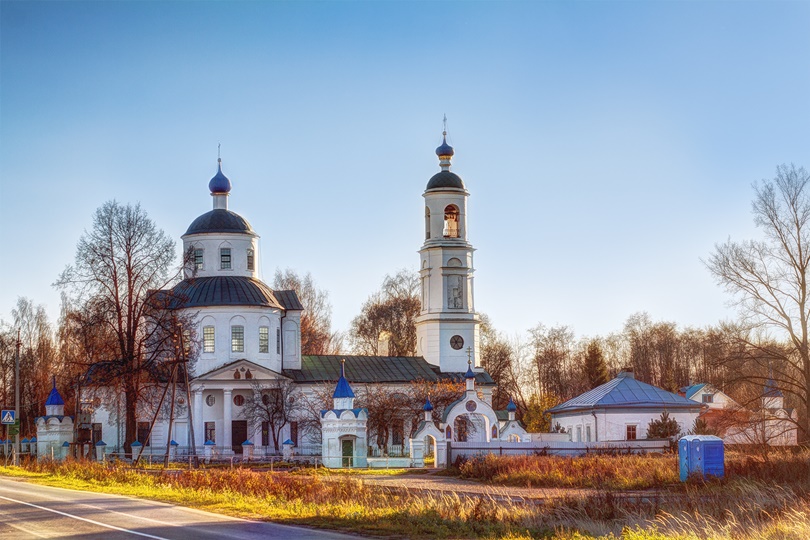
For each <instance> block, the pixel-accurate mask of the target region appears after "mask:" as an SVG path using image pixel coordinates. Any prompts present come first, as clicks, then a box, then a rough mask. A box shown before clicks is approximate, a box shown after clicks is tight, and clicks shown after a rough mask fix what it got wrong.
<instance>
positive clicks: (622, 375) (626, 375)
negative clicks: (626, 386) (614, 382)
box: [617, 368, 636, 379]
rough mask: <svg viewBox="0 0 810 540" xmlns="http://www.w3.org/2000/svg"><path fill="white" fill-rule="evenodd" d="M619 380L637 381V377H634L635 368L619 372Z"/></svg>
mask: <svg viewBox="0 0 810 540" xmlns="http://www.w3.org/2000/svg"><path fill="white" fill-rule="evenodd" d="M617 378H619V379H635V378H636V377H635V375H633V368H624V369H623V370H621V371H620V372H619V374H618V375H617Z"/></svg>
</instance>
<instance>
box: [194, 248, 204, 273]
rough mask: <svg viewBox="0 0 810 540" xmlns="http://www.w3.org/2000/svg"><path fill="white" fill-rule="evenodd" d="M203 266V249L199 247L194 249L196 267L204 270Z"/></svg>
mask: <svg viewBox="0 0 810 540" xmlns="http://www.w3.org/2000/svg"><path fill="white" fill-rule="evenodd" d="M202 268H203V250H202V249H200V248H197V249H195V250H194V269H195V270H202Z"/></svg>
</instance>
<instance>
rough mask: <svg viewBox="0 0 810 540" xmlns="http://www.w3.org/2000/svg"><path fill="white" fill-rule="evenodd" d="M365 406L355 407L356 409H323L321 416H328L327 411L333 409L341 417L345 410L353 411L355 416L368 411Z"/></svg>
mask: <svg viewBox="0 0 810 540" xmlns="http://www.w3.org/2000/svg"><path fill="white" fill-rule="evenodd" d="M367 410H368V409H366V408H365V407H360V408H355V409H321V418H323V417H324V416H326V413H328V412H329V411H332V412H333V413H335V416H337V417H338V418H340V415H341V414H343V411H351V412H352V414H353V415H354V417H355V418H357V417H359V416H360V413H361V412H363V411H367Z"/></svg>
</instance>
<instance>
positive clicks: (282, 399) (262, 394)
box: [243, 378, 306, 452]
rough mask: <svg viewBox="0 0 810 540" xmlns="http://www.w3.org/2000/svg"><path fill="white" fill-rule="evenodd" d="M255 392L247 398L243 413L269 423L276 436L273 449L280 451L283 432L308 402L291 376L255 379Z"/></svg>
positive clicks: (272, 432)
mask: <svg viewBox="0 0 810 540" xmlns="http://www.w3.org/2000/svg"><path fill="white" fill-rule="evenodd" d="M251 386H252V388H253V393H252V395H251V396H250V397H249V398H248V399H246V400H245V405H244V409H243V414H244V416H245V418H246V419H247V420H249V421H251V422H252V423H254V424H259V423H266V424H267V429H268V431H269V433H270V436H271V437H272V439H273V448H274V449H275V451H276V452H278V451H279V445H280V444H281V432H282V431H283V430H284V427H285V426H287V425H289V424H290V422H293V421H296V420H297V419H298V418H299V417H300V416H301V413H302V411H303V410H304V408H305V406H306V404H305V402H304V395H303V393H302V392H301V390H300V389H299V388H298V386H297V385H296V384H295V383H294V382H293V381H292V380H290V379H286V378H285V379H275V380H272V381H266V382H260V381H257V380H254V382H253V384H252V385H251Z"/></svg>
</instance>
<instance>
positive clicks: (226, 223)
mask: <svg viewBox="0 0 810 540" xmlns="http://www.w3.org/2000/svg"><path fill="white" fill-rule="evenodd" d="M200 233H247V234H255V233H254V232H253V227H251V226H250V223H248V222H247V220H246V219H245V218H243V217H242V216H240V215H239V214H237V213H236V212H231V211H230V210H225V209H224V208H215V209H214V210H211V211H209V212H206V213H205V214H203V215H201V216H200V217H198V218H197V219H195V220H194V221H192V222H191V225H189V226H188V230H187V231H186V235H189V234H200ZM184 236H185V235H184Z"/></svg>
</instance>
